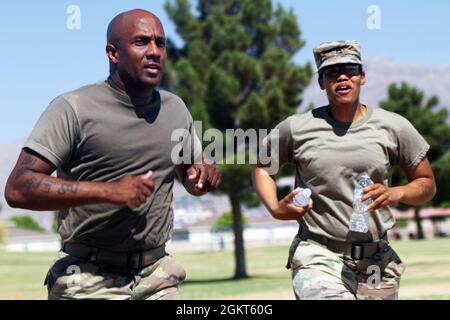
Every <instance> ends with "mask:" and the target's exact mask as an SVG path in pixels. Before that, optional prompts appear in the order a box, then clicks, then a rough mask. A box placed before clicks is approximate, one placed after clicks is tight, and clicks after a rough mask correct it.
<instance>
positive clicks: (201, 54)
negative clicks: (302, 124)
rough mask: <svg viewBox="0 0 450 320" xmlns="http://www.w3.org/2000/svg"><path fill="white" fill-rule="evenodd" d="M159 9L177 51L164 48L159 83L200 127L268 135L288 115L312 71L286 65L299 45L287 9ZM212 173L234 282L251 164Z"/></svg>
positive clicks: (231, 3) (226, 3) (226, 4)
mask: <svg viewBox="0 0 450 320" xmlns="http://www.w3.org/2000/svg"><path fill="white" fill-rule="evenodd" d="M165 8H166V11H167V12H168V14H169V17H170V18H171V20H172V21H173V22H174V23H175V25H176V30H177V33H178V34H179V36H180V37H181V39H182V40H183V45H182V46H181V47H180V48H176V47H175V46H174V44H173V42H172V41H170V42H169V46H170V48H169V59H170V61H169V63H168V65H167V69H166V70H167V72H166V77H165V79H164V82H163V85H164V86H165V87H166V88H169V89H170V90H173V91H174V92H176V93H177V94H178V95H179V96H181V98H182V99H183V100H184V101H185V102H186V104H187V105H188V107H189V108H190V111H191V113H192V115H193V117H194V119H195V120H201V121H202V123H203V129H208V128H216V129H218V130H220V131H222V132H223V133H225V131H226V129H237V128H242V129H244V130H246V129H249V128H254V129H270V128H273V127H274V126H275V125H276V124H277V123H279V122H280V121H281V120H283V119H285V118H286V117H288V116H290V115H292V114H293V113H295V112H296V110H297V108H298V107H299V105H300V103H301V101H302V100H301V94H302V92H303V90H304V88H305V87H306V86H307V85H308V83H309V81H310V79H311V76H312V68H311V66H310V65H309V64H307V65H305V66H299V65H296V64H295V63H293V62H292V57H293V56H294V54H295V53H296V52H297V51H298V50H300V49H301V48H302V47H303V46H304V42H303V41H302V39H301V31H300V28H299V25H298V23H297V18H296V16H295V15H294V14H293V12H292V10H290V11H288V10H285V9H284V8H283V7H282V6H281V5H278V6H276V7H274V6H273V5H272V1H271V0H258V1H254V0H242V1H240V0H198V2H197V11H196V12H195V13H194V12H193V10H191V7H190V4H189V1H188V0H173V1H167V2H166V4H165ZM247 147H248V146H247ZM247 149H248V148H247ZM244 150H245V148H244ZM244 152H246V151H244ZM247 153H248V150H247ZM235 159H236V156H235ZM228 160H230V159H228ZM227 163H228V161H227ZM220 169H221V172H222V177H223V183H222V185H221V188H220V191H219V192H222V193H224V194H226V195H227V196H228V197H229V201H230V205H231V209H232V215H233V231H234V235H235V260H236V269H235V274H234V277H235V278H245V277H247V276H248V275H247V270H246V263H245V250H244V239H243V226H242V218H241V217H242V212H241V208H242V205H243V204H246V205H254V204H255V203H256V202H257V200H256V196H255V194H254V191H253V188H252V181H251V169H252V166H251V165H250V164H248V161H247V164H245V165H242V164H225V165H221V168H220Z"/></svg>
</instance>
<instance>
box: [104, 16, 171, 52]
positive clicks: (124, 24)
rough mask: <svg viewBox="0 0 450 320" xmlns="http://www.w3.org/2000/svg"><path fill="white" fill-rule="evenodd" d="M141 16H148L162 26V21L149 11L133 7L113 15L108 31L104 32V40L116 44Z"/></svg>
mask: <svg viewBox="0 0 450 320" xmlns="http://www.w3.org/2000/svg"><path fill="white" fill-rule="evenodd" d="M142 18H150V19H153V20H155V21H157V22H158V23H159V25H160V26H161V28H162V23H161V21H160V20H159V18H158V17H157V16H156V15H154V14H153V13H151V12H150V11H147V10H143V9H134V10H130V11H125V12H122V13H119V14H118V15H117V16H115V17H114V18H113V19H112V20H111V22H110V23H109V25H108V31H107V32H106V41H107V42H108V43H113V44H117V43H119V42H120V40H122V38H123V37H124V36H126V34H127V31H128V32H129V29H130V27H131V26H133V25H134V24H135V23H136V22H137V21H139V20H140V19H142Z"/></svg>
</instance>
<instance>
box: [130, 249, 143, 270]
mask: <svg viewBox="0 0 450 320" xmlns="http://www.w3.org/2000/svg"><path fill="white" fill-rule="evenodd" d="M135 254H138V255H139V260H138V265H137V266H134V265H132V264H133V262H134V260H133V256H134V255H135ZM143 259H144V250H142V249H136V250H130V251H128V252H127V268H128V269H139V268H141V267H142V261H143Z"/></svg>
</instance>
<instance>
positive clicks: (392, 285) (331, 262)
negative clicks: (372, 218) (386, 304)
mask: <svg viewBox="0 0 450 320" xmlns="http://www.w3.org/2000/svg"><path fill="white" fill-rule="evenodd" d="M291 269H292V284H293V288H294V293H295V296H296V298H297V299H298V300H308V299H313V300H323V299H333V300H355V299H358V300H360V299H364V300H366V299H377V300H378V299H380V300H394V299H398V290H399V286H400V277H401V275H402V273H403V272H404V270H405V265H404V264H403V262H402V261H401V260H400V258H399V256H398V255H397V254H396V253H395V251H394V250H393V249H392V247H391V246H390V245H389V243H388V242H382V245H381V248H380V250H379V252H378V253H376V254H375V255H373V256H372V257H370V258H364V259H362V260H353V259H352V258H351V257H349V256H345V255H343V254H337V253H334V252H332V251H330V250H328V249H327V248H326V247H324V246H322V245H320V244H317V243H315V242H312V241H309V240H307V241H300V243H299V244H298V247H297V249H295V254H294V256H293V258H292V260H291Z"/></svg>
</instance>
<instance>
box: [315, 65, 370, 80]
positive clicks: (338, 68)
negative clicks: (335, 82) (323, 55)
mask: <svg viewBox="0 0 450 320" xmlns="http://www.w3.org/2000/svg"><path fill="white" fill-rule="evenodd" d="M320 72H321V73H322V74H323V76H324V77H326V78H328V79H336V78H337V77H338V76H340V75H341V74H346V75H348V76H350V77H353V76H359V75H361V74H362V67H361V65H360V64H337V65H334V66H329V67H326V68H324V69H323V70H321V71H320Z"/></svg>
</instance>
